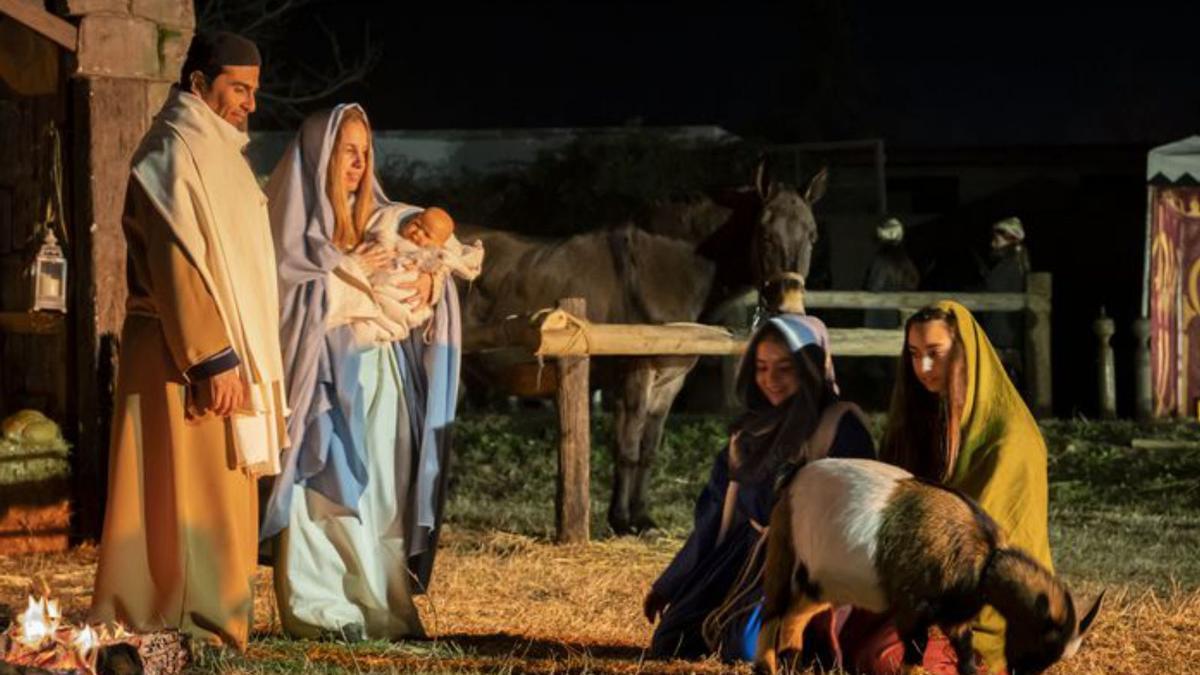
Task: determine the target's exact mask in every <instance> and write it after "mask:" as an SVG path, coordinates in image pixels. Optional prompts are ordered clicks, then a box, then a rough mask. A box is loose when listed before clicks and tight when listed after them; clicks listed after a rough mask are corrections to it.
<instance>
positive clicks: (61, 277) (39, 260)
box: [29, 227, 67, 313]
mask: <svg viewBox="0 0 1200 675" xmlns="http://www.w3.org/2000/svg"><path fill="white" fill-rule="evenodd" d="M29 271H30V273H31V274H32V275H33V284H32V286H33V310H34V311H35V312H36V311H52V312H63V313H66V311H67V259H66V258H64V257H63V252H62V249H61V248H59V246H58V239H57V238H55V236H54V231H53V230H51V229H50V228H48V227H47V228H46V237H45V239H43V240H42V247H41V248H40V249H39V250H38V253H37V256H36V257H35V258H34V260H33V267H32V268H30V270H29Z"/></svg>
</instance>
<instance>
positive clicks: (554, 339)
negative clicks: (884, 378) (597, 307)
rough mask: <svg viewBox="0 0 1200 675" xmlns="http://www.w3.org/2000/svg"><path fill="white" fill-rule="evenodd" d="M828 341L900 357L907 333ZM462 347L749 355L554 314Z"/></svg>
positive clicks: (852, 332)
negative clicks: (581, 321)
mask: <svg viewBox="0 0 1200 675" xmlns="http://www.w3.org/2000/svg"><path fill="white" fill-rule="evenodd" d="M563 317H567V319H569V320H568V321H563V320H562V319H563ZM829 340H830V343H831V344H832V345H833V354H834V356H895V355H897V354H899V353H900V348H901V347H902V346H903V344H904V331H902V330H900V329H890V330H889V329H878V328H830V329H829ZM463 347H464V351H466V352H468V353H473V352H483V351H487V352H493V351H497V350H513V349H517V350H522V351H525V352H526V353H533V354H537V355H540V356H545V357H564V356H645V355H655V354H657V355H680V356H682V355H689V356H691V355H702V356H703V355H713V356H731V355H732V356H737V355H739V354H741V353H742V352H743V351H745V349H746V340H745V338H744V337H741V336H735V335H733V334H731V333H729V332H728V331H726V330H724V329H722V328H716V327H713V326H702V325H698V324H670V325H663V326H651V325H640V324H619V323H608V324H605V323H576V322H574V319H573V318H572V317H569V316H568V315H566V314H562V313H558V312H551V313H541V314H539V315H537V316H535V317H533V318H531V317H522V316H516V317H510V318H508V319H506V320H504V321H502V322H500V323H498V324H492V325H490V326H480V327H477V328H468V329H467V330H465V331H463Z"/></svg>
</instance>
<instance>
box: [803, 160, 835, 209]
mask: <svg viewBox="0 0 1200 675" xmlns="http://www.w3.org/2000/svg"><path fill="white" fill-rule="evenodd" d="M827 187H829V167H827V166H823V167H821V170H820V171H818V172H817V175H815V176H813V177H812V180H810V181H808V187H807V188H805V189H804V201H806V202H808V205H809V206H812V205H813V204H816V203H817V202H819V201H821V197H824V196H825V189H826V188H827Z"/></svg>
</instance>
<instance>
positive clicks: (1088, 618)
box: [1079, 589, 1108, 637]
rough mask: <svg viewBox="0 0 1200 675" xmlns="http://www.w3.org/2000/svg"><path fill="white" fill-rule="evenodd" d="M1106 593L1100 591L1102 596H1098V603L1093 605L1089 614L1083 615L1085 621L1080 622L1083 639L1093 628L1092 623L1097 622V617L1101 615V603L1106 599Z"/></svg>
mask: <svg viewBox="0 0 1200 675" xmlns="http://www.w3.org/2000/svg"><path fill="white" fill-rule="evenodd" d="M1107 590H1108V589H1105V590H1104V591H1100V595H1098V596H1096V601H1095V602H1093V603H1092V608H1091V609H1089V610H1088V613H1087V614H1085V615H1083V621H1080V622H1079V635H1080V637H1082V636H1083V635H1084V634H1085V633H1087V632H1088V629H1089V628H1091V627H1092V622H1093V621H1095V620H1096V615H1097V614H1099V613H1100V601H1101V600H1103V599H1104V593H1105V591H1107Z"/></svg>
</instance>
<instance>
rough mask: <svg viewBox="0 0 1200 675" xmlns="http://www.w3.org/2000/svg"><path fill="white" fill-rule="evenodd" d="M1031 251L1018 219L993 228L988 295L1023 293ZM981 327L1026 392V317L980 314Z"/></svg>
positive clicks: (987, 272) (985, 282)
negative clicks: (1023, 357) (1024, 351)
mask: <svg viewBox="0 0 1200 675" xmlns="http://www.w3.org/2000/svg"><path fill="white" fill-rule="evenodd" d="M1029 272H1030V265H1029V249H1028V248H1026V246H1025V228H1024V226H1023V225H1022V224H1021V220H1020V219H1019V218H1016V217H1012V218H1005V219H1004V220H1001V221H999V222H997V223H996V224H994V225H992V240H991V245H990V247H989V250H988V261H987V264H986V266H985V268H984V270H983V290H984V291H985V292H987V293H1024V292H1025V278H1026V277H1027V276H1029ZM979 325H980V326H982V327H983V330H984V332H985V333H987V335H988V337H989V338H990V339H991V341H992V345H993V346H994V347H995V348H996V352H997V353H998V354H999V355H1000V362H1001V363H1003V364H1004V370H1005V371H1006V372H1007V373H1008V377H1009V379H1011V380H1012V381H1013V383H1014V384H1016V385H1017V389H1018V390H1023V386H1022V385H1023V379H1024V378H1023V377H1022V373H1023V370H1024V369H1023V368H1022V359H1021V354H1022V352H1023V346H1024V339H1023V337H1024V330H1023V327H1024V316H1022V314H1021V313H1020V312H981V313H980V317H979Z"/></svg>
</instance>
